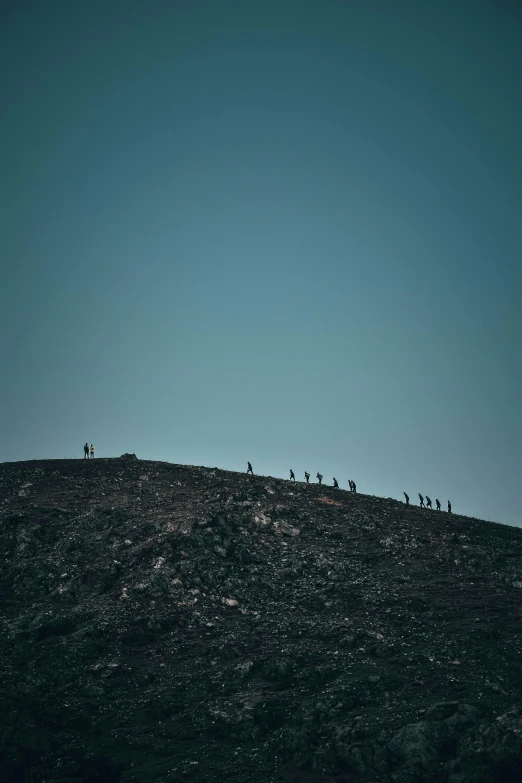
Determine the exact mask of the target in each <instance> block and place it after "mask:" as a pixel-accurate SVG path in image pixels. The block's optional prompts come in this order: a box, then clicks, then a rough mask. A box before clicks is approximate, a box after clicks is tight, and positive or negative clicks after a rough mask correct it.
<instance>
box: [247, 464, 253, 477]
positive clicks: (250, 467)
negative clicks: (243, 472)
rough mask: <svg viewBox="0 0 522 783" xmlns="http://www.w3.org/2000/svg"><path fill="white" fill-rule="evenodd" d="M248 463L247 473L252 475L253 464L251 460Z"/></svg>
mask: <svg viewBox="0 0 522 783" xmlns="http://www.w3.org/2000/svg"><path fill="white" fill-rule="evenodd" d="M247 464H248V469H247V474H248V473H251V474H252V475H254V471H253V470H252V465H251V464H250V462H248V463H247Z"/></svg>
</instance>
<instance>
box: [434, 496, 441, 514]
mask: <svg viewBox="0 0 522 783" xmlns="http://www.w3.org/2000/svg"><path fill="white" fill-rule="evenodd" d="M435 505H436V506H437V511H440V500H439V499H438V498H435Z"/></svg>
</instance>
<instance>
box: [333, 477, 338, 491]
mask: <svg viewBox="0 0 522 783" xmlns="http://www.w3.org/2000/svg"><path fill="white" fill-rule="evenodd" d="M333 482H334V487H335V488H336V489H339V484H338V483H337V479H336V478H335V476H334V480H333Z"/></svg>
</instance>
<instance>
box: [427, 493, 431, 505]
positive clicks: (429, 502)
mask: <svg viewBox="0 0 522 783" xmlns="http://www.w3.org/2000/svg"><path fill="white" fill-rule="evenodd" d="M426 508H431V498H429V497H428V496H427V495H426Z"/></svg>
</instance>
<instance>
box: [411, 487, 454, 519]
mask: <svg viewBox="0 0 522 783" xmlns="http://www.w3.org/2000/svg"><path fill="white" fill-rule="evenodd" d="M402 494H403V495H404V497H405V498H406V505H407V506H409V505H410V496H409V495H408V494H407V493H406V492H403V493H402ZM419 506H420V507H421V508H431V509H433V506H432V505H431V498H429V497H428V496H427V495H426V505H425V504H424V497H423V496H422V495H421V493H420V492H419ZM435 508H436V509H437V511H440V500H439V499H438V498H435ZM448 513H449V514H451V503H450V501H449V500H448Z"/></svg>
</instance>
